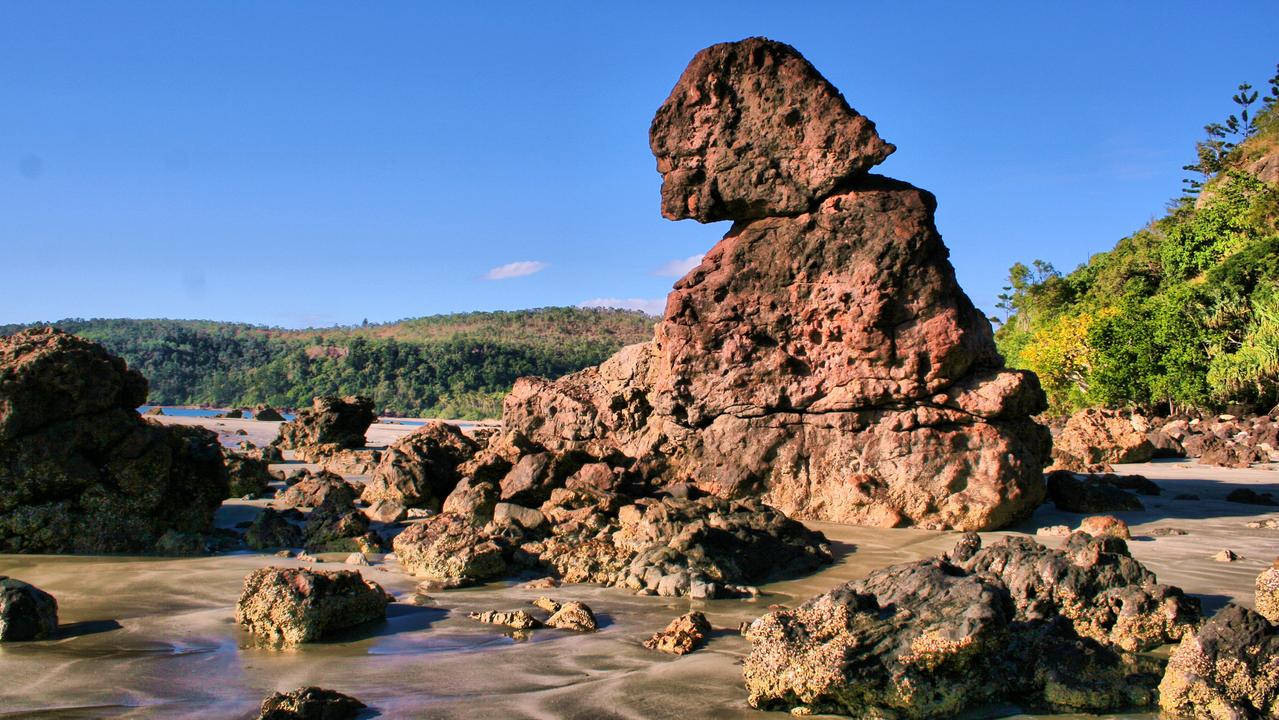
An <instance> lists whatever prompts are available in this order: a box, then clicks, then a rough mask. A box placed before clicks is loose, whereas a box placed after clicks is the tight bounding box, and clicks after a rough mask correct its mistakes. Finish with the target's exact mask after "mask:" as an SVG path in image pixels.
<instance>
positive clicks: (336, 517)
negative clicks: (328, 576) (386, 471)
mask: <svg viewBox="0 0 1279 720" xmlns="http://www.w3.org/2000/svg"><path fill="white" fill-rule="evenodd" d="M303 534H304V535H305V537H306V549H307V550H308V551H310V552H361V553H371V552H379V551H380V550H381V549H382V541H381V539H380V538H379V537H378V535H377V533H374V532H370V531H369V519H368V518H367V517H365V515H364V513H362V512H360V511H359V510H356V509H355V508H352V507H350V506H345V507H343V506H338V505H327V504H326V505H321V506H320V507H318V508H316V509H315V510H313V511H311V514H310V515H308V516H307V518H306V527H305V529H304V530H303Z"/></svg>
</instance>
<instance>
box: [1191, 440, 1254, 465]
mask: <svg viewBox="0 0 1279 720" xmlns="http://www.w3.org/2000/svg"><path fill="white" fill-rule="evenodd" d="M1199 462H1201V463H1203V464H1204V465H1216V466H1217V467H1227V468H1247V467H1249V466H1251V465H1252V464H1254V463H1264V462H1270V454H1269V453H1267V452H1265V451H1263V450H1261V449H1260V448H1255V447H1251V446H1249V445H1245V444H1243V443H1237V442H1230V441H1227V440H1217V441H1215V442H1208V443H1206V444H1205V445H1204V446H1203V449H1202V450H1201V452H1200V454H1199Z"/></svg>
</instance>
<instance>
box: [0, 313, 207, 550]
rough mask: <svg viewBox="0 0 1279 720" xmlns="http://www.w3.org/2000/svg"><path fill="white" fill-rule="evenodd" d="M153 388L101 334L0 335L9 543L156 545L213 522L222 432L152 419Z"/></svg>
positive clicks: (1, 485)
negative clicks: (145, 413) (146, 413)
mask: <svg viewBox="0 0 1279 720" xmlns="http://www.w3.org/2000/svg"><path fill="white" fill-rule="evenodd" d="M146 396H147V382H146V380H145V379H144V378H143V377H142V376H141V375H140V374H138V373H137V372H136V371H133V370H129V369H128V368H127V367H126V366H125V363H124V361H123V360H121V359H120V358H118V357H115V356H113V355H111V354H110V353H108V352H107V351H106V350H105V349H104V348H103V347H102V346H101V345H98V344H96V343H92V342H89V341H87V340H82V339H80V338H78V337H76V336H74V335H68V334H66V333H63V332H60V331H58V330H54V329H52V328H44V329H32V330H24V331H22V332H19V333H16V334H14V335H11V336H9V337H4V338H0V552H7V553H8V552H19V553H66V552H83V553H119V552H153V551H156V550H157V549H159V548H158V546H157V542H158V541H159V539H160V538H161V537H162V536H164V535H165V534H166V533H171V532H172V533H183V534H189V535H196V534H200V533H205V532H208V531H209V530H210V528H211V525H212V521H213V512H214V511H215V510H216V509H217V508H218V506H219V505H220V504H221V502H222V501H223V500H224V499H226V497H227V493H228V483H227V470H226V466H225V464H224V462H223V457H222V450H221V448H220V447H219V445H218V439H217V435H216V434H215V433H213V432H211V431H208V430H204V429H202V428H198V427H194V426H184V425H174V426H164V425H159V424H156V423H152V422H149V421H146V420H144V419H143V418H142V417H141V416H139V415H138V412H137V409H136V408H137V407H138V406H140V405H141V404H142V403H144V402H145V401H146Z"/></svg>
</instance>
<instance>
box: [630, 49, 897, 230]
mask: <svg viewBox="0 0 1279 720" xmlns="http://www.w3.org/2000/svg"><path fill="white" fill-rule="evenodd" d="M649 139H650V144H651V146H652V148H653V155H655V156H656V157H657V170H658V172H660V173H661V174H662V180H663V183H662V215H663V216H665V217H667V218H670V219H671V220H682V219H684V218H694V219H696V220H698V221H699V222H713V221H716V220H727V219H732V220H746V219H753V218H761V217H768V216H771V215H788V214H795V213H800V212H803V211H805V210H808V209H809V207H810V206H811V205H812V204H813V202H814V201H815V200H818V199H820V198H822V197H823V196H825V195H827V194H829V193H830V191H831V190H832V189H834V187H835V186H836V185H838V184H839V183H840V182H841V181H842V180H844V179H846V178H848V177H852V176H854V175H857V174H860V173H863V172H865V171H866V170H867V169H868V168H871V167H874V166H875V165H877V164H879V163H880V162H882V161H883V159H884V158H886V157H888V156H889V155H890V154H891V153H892V152H893V150H894V149H895V148H894V147H893V146H892V145H891V144H889V143H886V142H884V141H883V140H881V139H880V138H879V135H877V134H876V133H875V124H874V123H872V122H871V121H870V120H868V119H867V118H866V117H865V116H862V115H859V114H858V113H857V111H856V110H853V109H852V108H850V107H849V106H848V103H847V102H846V101H845V100H844V96H843V95H841V94H840V93H839V91H838V90H836V89H835V88H834V86H832V85H831V84H830V83H829V82H827V80H826V78H824V77H822V76H821V74H820V73H818V72H817V70H816V69H815V68H814V67H813V66H812V65H811V64H810V63H809V62H808V61H807V60H805V59H804V57H803V56H802V55H800V54H799V52H798V51H796V50H795V48H793V47H791V46H789V45H786V44H784V43H779V42H774V41H772V40H767V39H765V38H750V39H748V40H742V41H741V42H733V43H721V44H719V45H712V46H711V47H709V48H706V49H705V50H703V51H701V52H699V53H698V54H697V56H696V57H694V58H693V61H692V62H691V63H689V65H688V69H687V70H685V71H684V75H683V76H682V77H680V79H679V82H678V83H677V84H676V85H675V89H674V90H671V95H670V97H669V98H667V100H666V102H665V103H664V104H663V105H662V107H661V108H660V109H659V110H658V111H657V116H656V117H655V118H653V126H652V129H651V130H650V133H649Z"/></svg>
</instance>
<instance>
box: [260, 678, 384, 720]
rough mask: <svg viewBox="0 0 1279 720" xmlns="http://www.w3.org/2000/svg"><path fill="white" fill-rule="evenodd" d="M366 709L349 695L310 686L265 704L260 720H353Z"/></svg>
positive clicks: (272, 697)
mask: <svg viewBox="0 0 1279 720" xmlns="http://www.w3.org/2000/svg"><path fill="white" fill-rule="evenodd" d="M365 707H366V706H365V704H364V703H362V702H360V701H359V700H356V699H355V698H353V697H351V696H350V695H343V694H342V693H340V692H338V691H336V690H326V689H324V688H319V687H314V686H308V687H302V688H298V689H297V690H293V691H290V692H287V693H283V692H277V693H275V694H273V695H271V697H269V698H267V699H266V700H263V701H262V711H261V713H260V714H259V715H258V720H353V718H356V717H358V716H359V714H360V711H361V710H363V709H364V708H365Z"/></svg>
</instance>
